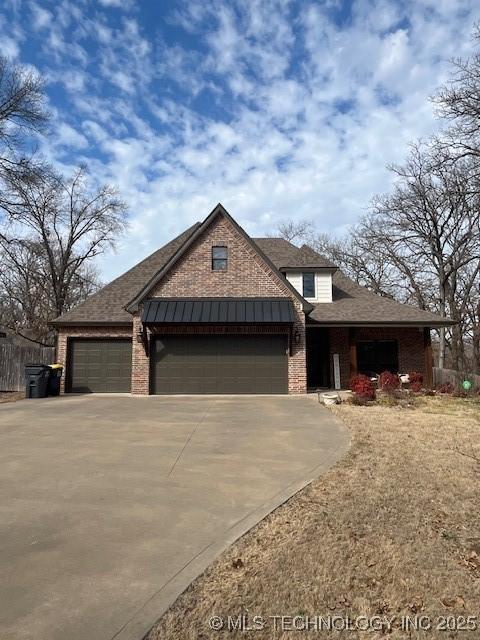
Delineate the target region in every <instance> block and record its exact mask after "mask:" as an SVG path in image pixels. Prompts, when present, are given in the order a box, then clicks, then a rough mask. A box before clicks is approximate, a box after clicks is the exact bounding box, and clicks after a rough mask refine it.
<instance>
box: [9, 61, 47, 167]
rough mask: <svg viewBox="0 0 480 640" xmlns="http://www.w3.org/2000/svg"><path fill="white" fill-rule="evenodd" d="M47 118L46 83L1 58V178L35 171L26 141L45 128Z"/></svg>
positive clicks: (28, 71)
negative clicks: (27, 150) (44, 84)
mask: <svg viewBox="0 0 480 640" xmlns="http://www.w3.org/2000/svg"><path fill="white" fill-rule="evenodd" d="M48 118H49V114H48V112H47V111H46V109H45V96H44V86H43V80H42V79H41V78H40V77H39V76H38V75H37V74H36V73H34V72H33V71H31V70H28V69H25V68H24V67H21V66H20V65H17V64H13V63H12V62H10V61H9V60H8V59H7V58H5V57H2V56H0V178H2V177H3V176H4V175H5V174H7V175H8V174H11V173H13V172H15V173H17V174H25V173H28V172H29V171H30V170H32V168H35V164H36V163H34V162H33V158H32V153H31V151H30V152H26V148H25V147H26V142H27V140H28V138H29V136H30V135H31V134H32V133H37V132H41V131H43V130H44V129H45V126H46V124H47V122H48Z"/></svg>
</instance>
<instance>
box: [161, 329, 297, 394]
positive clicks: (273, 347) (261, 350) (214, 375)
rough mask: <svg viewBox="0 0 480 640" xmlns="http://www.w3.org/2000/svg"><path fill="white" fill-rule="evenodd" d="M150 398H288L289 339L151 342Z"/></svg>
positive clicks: (215, 338) (191, 338) (199, 337)
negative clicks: (236, 395) (270, 395)
mask: <svg viewBox="0 0 480 640" xmlns="http://www.w3.org/2000/svg"><path fill="white" fill-rule="evenodd" d="M150 379H151V392H152V393H157V394H165V393H185V394H188V393H195V394H198V393H287V391H288V372H287V336H285V335H275V334H272V335H270V334H269V335H212V334H210V335H195V336H180V335H175V336H162V337H157V338H156V339H155V340H154V341H152V350H151V372H150Z"/></svg>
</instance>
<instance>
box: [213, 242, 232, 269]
mask: <svg viewBox="0 0 480 640" xmlns="http://www.w3.org/2000/svg"><path fill="white" fill-rule="evenodd" d="M227 263H228V252H227V247H212V270H213V271H226V270H227Z"/></svg>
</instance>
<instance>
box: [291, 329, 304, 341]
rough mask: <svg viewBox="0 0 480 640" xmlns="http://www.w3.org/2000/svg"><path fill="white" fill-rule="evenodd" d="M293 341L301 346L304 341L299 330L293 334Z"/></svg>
mask: <svg viewBox="0 0 480 640" xmlns="http://www.w3.org/2000/svg"><path fill="white" fill-rule="evenodd" d="M293 339H294V341H295V344H300V340H301V339H302V336H301V335H300V331H299V330H298V329H295V333H294V334H293Z"/></svg>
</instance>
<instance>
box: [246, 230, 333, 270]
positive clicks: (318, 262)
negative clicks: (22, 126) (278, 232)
mask: <svg viewBox="0 0 480 640" xmlns="http://www.w3.org/2000/svg"><path fill="white" fill-rule="evenodd" d="M253 241H254V242H255V244H256V245H257V246H258V247H260V249H261V250H262V251H263V253H265V254H266V255H267V256H268V257H269V258H270V260H271V261H272V262H273V264H274V265H275V266H276V267H277V269H286V268H287V267H293V268H295V267H305V268H308V267H310V268H317V269H335V268H336V265H335V264H333V262H331V261H330V260H328V259H327V258H325V256H321V255H320V254H319V253H317V252H316V251H314V250H313V249H312V248H311V247H309V246H307V245H306V244H304V245H303V246H301V247H296V246H295V245H294V244H292V243H291V242H288V240H285V239H284V238H253Z"/></svg>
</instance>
